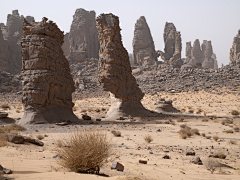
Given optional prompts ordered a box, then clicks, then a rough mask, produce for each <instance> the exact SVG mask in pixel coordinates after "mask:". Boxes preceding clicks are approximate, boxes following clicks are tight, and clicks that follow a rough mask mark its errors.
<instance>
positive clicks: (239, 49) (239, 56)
mask: <svg viewBox="0 0 240 180" xmlns="http://www.w3.org/2000/svg"><path fill="white" fill-rule="evenodd" d="M230 63H231V64H232V65H236V64H240V30H238V34H237V35H236V37H234V39H233V45H232V48H231V49H230Z"/></svg>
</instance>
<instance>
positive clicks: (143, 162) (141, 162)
mask: <svg viewBox="0 0 240 180" xmlns="http://www.w3.org/2000/svg"><path fill="white" fill-rule="evenodd" d="M139 163H140V164H147V161H146V160H139Z"/></svg>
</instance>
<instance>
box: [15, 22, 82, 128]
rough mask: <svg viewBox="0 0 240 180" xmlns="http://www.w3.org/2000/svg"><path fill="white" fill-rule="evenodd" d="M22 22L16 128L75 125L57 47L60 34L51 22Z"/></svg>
mask: <svg viewBox="0 0 240 180" xmlns="http://www.w3.org/2000/svg"><path fill="white" fill-rule="evenodd" d="M47 20H48V19H47V18H43V19H42V21H41V22H38V23H35V22H32V23H28V22H27V20H25V19H23V37H22V43H21V44H22V64H23V68H22V90H23V95H22V96H23V97H22V102H23V105H24V110H25V112H24V116H23V118H22V119H20V121H19V124H37V123H48V122H50V123H51V122H61V121H64V120H68V121H69V120H70V121H77V120H78V119H77V117H76V116H75V115H74V114H73V111H72V107H73V105H74V104H73V103H72V93H73V92H74V90H75V88H74V83H73V79H72V76H71V74H70V69H69V63H68V61H67V59H66V58H65V56H64V55H63V51H62V49H61V46H62V44H63V38H64V35H63V32H62V31H60V29H59V28H58V27H57V25H56V24H55V23H53V22H52V21H49V22H47Z"/></svg>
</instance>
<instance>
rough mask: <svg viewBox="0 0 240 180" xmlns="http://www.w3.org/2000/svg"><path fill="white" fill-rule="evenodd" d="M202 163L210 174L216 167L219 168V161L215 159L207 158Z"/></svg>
mask: <svg viewBox="0 0 240 180" xmlns="http://www.w3.org/2000/svg"><path fill="white" fill-rule="evenodd" d="M204 165H205V166H206V168H207V170H208V171H210V172H211V173H212V174H213V173H214V171H215V170H216V169H217V168H219V162H218V161H217V160H216V159H207V160H206V161H204Z"/></svg>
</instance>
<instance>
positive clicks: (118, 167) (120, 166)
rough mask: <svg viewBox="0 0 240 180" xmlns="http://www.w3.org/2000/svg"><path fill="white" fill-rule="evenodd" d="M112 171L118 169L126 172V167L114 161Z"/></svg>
mask: <svg viewBox="0 0 240 180" xmlns="http://www.w3.org/2000/svg"><path fill="white" fill-rule="evenodd" d="M111 169H116V170H117V171H123V170H124V166H123V165H122V164H121V163H119V162H116V161H114V162H113V163H112V167H111Z"/></svg>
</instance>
